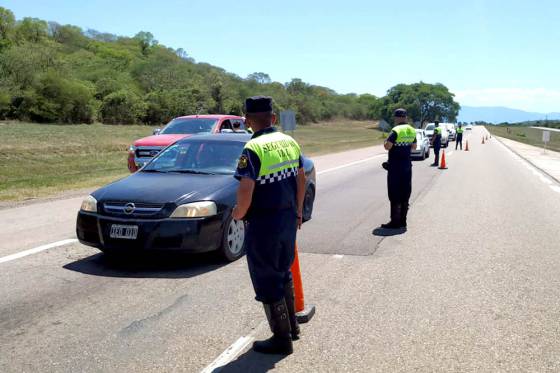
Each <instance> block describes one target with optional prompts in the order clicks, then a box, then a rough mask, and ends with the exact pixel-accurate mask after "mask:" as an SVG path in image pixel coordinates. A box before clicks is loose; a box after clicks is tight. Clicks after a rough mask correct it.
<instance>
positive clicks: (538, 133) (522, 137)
mask: <svg viewBox="0 0 560 373" xmlns="http://www.w3.org/2000/svg"><path fill="white" fill-rule="evenodd" d="M486 128H487V129H488V131H490V133H491V134H492V135H495V136H500V137H504V138H506V139H510V140H514V141H519V142H522V143H525V144H529V145H533V146H538V147H540V148H542V147H543V141H542V136H543V135H542V133H543V131H542V130H540V129H536V128H530V127H516V126H509V127H505V126H499V127H498V126H486ZM508 128H509V132H508ZM546 147H547V149H550V150H554V151H557V152H560V132H554V131H550V142H549V143H548V144H547V146H546Z"/></svg>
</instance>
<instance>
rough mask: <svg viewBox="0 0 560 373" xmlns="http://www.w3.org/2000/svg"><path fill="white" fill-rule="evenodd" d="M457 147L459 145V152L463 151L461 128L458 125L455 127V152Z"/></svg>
mask: <svg viewBox="0 0 560 373" xmlns="http://www.w3.org/2000/svg"><path fill="white" fill-rule="evenodd" d="M457 145H461V150H463V127H462V126H461V125H460V124H459V127H457V139H456V140H455V150H457Z"/></svg>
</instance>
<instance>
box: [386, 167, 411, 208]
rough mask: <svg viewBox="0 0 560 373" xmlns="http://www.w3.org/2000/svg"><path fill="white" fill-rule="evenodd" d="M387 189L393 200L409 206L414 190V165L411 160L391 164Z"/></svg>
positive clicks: (390, 198)
mask: <svg viewBox="0 0 560 373" xmlns="http://www.w3.org/2000/svg"><path fill="white" fill-rule="evenodd" d="M387 190H388V192H389V193H388V194H389V200H390V201H391V202H393V203H399V204H405V205H406V206H407V207H408V200H409V199H410V194H411V192H412V166H411V165H410V161H408V162H402V163H400V162H395V163H390V164H389V170H388V172H387Z"/></svg>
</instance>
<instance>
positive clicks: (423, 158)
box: [421, 152, 426, 160]
mask: <svg viewBox="0 0 560 373" xmlns="http://www.w3.org/2000/svg"><path fill="white" fill-rule="evenodd" d="M421 159H422V160H425V159H426V152H422V156H421Z"/></svg>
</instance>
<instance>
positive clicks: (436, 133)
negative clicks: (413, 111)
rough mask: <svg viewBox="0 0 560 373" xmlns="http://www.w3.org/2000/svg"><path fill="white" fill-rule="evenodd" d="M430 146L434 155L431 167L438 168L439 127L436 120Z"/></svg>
mask: <svg viewBox="0 0 560 373" xmlns="http://www.w3.org/2000/svg"><path fill="white" fill-rule="evenodd" d="M432 145H433V147H434V155H435V159H434V163H432V166H438V165H439V151H440V149H441V127H440V126H439V122H438V121H437V120H436V121H435V127H434V134H433V136H432Z"/></svg>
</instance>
